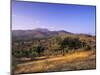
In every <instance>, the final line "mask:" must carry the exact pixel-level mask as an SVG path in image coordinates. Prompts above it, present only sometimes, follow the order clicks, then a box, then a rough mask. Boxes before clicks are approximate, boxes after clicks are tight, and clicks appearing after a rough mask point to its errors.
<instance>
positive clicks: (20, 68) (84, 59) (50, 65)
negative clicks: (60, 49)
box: [14, 50, 96, 74]
mask: <svg viewBox="0 0 100 75" xmlns="http://www.w3.org/2000/svg"><path fill="white" fill-rule="evenodd" d="M36 59H38V60H36V61H35V60H33V61H29V62H26V63H20V64H18V65H17V67H16V68H15V70H14V73H15V74H21V73H40V72H57V71H71V70H88V69H95V68H96V53H95V51H93V50H91V51H79V52H74V53H69V54H66V55H65V56H62V55H59V56H52V57H38V58H36Z"/></svg>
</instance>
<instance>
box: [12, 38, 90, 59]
mask: <svg viewBox="0 0 100 75" xmlns="http://www.w3.org/2000/svg"><path fill="white" fill-rule="evenodd" d="M16 43H17V45H16ZM21 43H22V44H21ZM79 48H86V49H87V50H88V49H91V46H90V45H89V44H87V43H86V42H84V41H81V40H80V39H79V38H78V37H65V38H61V37H51V38H48V39H37V40H32V42H30V43H29V41H26V42H25V41H20V42H14V43H13V50H12V55H13V56H15V57H37V56H44V55H47V54H48V55H50V53H51V54H54V53H59V52H61V54H62V55H64V54H65V53H66V52H69V50H77V49H79Z"/></svg>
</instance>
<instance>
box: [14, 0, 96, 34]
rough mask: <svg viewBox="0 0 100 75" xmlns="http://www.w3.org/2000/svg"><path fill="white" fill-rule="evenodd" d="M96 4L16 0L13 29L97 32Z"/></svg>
mask: <svg viewBox="0 0 100 75" xmlns="http://www.w3.org/2000/svg"><path fill="white" fill-rule="evenodd" d="M95 9H96V8H95V6H80V5H68V4H48V3H34V2H15V1H13V4H12V29H13V30H17V29H35V28H47V29H49V30H66V31H69V32H74V33H89V34H95V13H96V11H95Z"/></svg>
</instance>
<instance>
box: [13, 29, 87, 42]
mask: <svg viewBox="0 0 100 75" xmlns="http://www.w3.org/2000/svg"><path fill="white" fill-rule="evenodd" d="M64 35H77V34H74V33H71V32H68V31H65V30H59V31H50V30H48V29H45V28H37V29H33V30H32V29H31V30H12V38H14V39H24V40H25V39H32V38H47V37H52V36H64ZM78 35H79V34H78ZM80 35H88V34H80Z"/></svg>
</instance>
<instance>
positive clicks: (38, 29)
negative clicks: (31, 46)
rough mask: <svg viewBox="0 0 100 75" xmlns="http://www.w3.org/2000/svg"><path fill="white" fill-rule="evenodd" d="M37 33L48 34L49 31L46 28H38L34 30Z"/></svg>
mask: <svg viewBox="0 0 100 75" xmlns="http://www.w3.org/2000/svg"><path fill="white" fill-rule="evenodd" d="M34 30H35V31H40V32H48V31H49V30H48V29H46V28H36V29H34Z"/></svg>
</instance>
